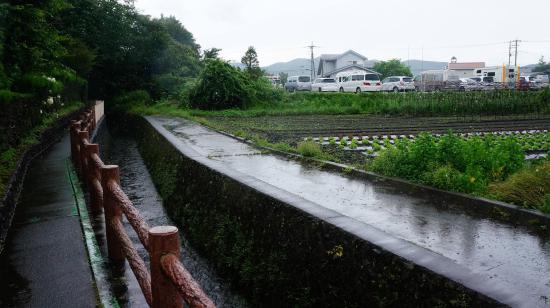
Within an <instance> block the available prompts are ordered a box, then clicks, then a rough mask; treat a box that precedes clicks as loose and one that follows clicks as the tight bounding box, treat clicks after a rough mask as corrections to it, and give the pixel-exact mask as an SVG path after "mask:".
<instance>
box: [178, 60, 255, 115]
mask: <svg viewBox="0 0 550 308" xmlns="http://www.w3.org/2000/svg"><path fill="white" fill-rule="evenodd" d="M197 79H198V82H197V84H196V85H195V87H194V88H193V89H191V93H190V95H189V100H190V103H191V106H192V107H194V108H199V109H208V110H219V109H228V108H235V107H237V108H240V107H243V106H244V105H245V104H246V103H247V102H248V101H249V98H250V95H249V92H248V91H247V86H248V81H247V78H246V77H245V76H244V74H243V73H242V72H241V71H240V70H238V69H236V68H234V67H233V66H231V65H230V64H228V63H227V62H224V61H222V60H220V59H207V60H206V61H205V67H204V69H203V71H202V72H201V73H200V74H199V76H198V78H197Z"/></svg>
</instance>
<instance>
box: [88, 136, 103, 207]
mask: <svg viewBox="0 0 550 308" xmlns="http://www.w3.org/2000/svg"><path fill="white" fill-rule="evenodd" d="M84 151H85V152H86V159H87V162H88V191H89V192H90V207H91V208H92V210H94V211H99V210H100V209H101V207H102V205H103V189H102V187H101V173H100V170H99V167H98V166H96V164H95V162H94V161H93V160H92V155H94V154H96V155H99V145H97V144H95V143H92V144H87V145H86V146H85V147H84ZM97 181H99V184H100V185H99V186H98V185H96V184H95V183H96V182H97Z"/></svg>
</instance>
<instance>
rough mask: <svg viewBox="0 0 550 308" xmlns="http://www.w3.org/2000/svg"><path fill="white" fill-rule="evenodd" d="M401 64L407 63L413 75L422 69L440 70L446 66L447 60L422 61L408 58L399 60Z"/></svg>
mask: <svg viewBox="0 0 550 308" xmlns="http://www.w3.org/2000/svg"><path fill="white" fill-rule="evenodd" d="M401 62H402V63H403V64H405V65H408V66H409V67H410V68H411V72H412V73H413V76H414V75H418V74H420V72H422V71H428V70H442V69H445V67H446V66H447V64H448V63H447V62H438V61H426V60H424V61H422V60H409V61H401Z"/></svg>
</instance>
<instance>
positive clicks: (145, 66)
mask: <svg viewBox="0 0 550 308" xmlns="http://www.w3.org/2000/svg"><path fill="white" fill-rule="evenodd" d="M0 41H1V44H0V130H1V134H0V159H1V160H2V164H4V162H5V161H7V160H12V159H13V156H14V149H18V147H20V145H21V142H22V140H23V139H24V138H25V136H26V135H27V134H28V133H29V132H30V131H32V130H33V128H36V127H37V126H40V125H42V124H43V122H44V119H47V118H51V117H55V116H59V115H60V114H62V113H63V111H64V110H65V109H64V108H67V107H68V106H70V105H71V104H75V102H78V101H80V102H82V101H86V100H88V99H105V100H111V99H113V98H115V97H117V96H120V95H121V94H123V93H125V92H128V91H133V90H135V89H143V90H144V91H145V92H146V93H147V95H148V96H150V97H152V98H153V99H160V98H163V97H170V96H177V95H178V92H179V91H180V89H181V85H182V84H184V83H185V81H186V79H187V78H189V77H193V76H196V75H197V74H198V72H199V70H200V66H201V61H200V54H201V51H200V46H199V45H198V44H197V43H196V42H195V40H194V38H193V35H192V34H191V33H190V32H189V31H187V30H186V29H185V27H184V26H183V25H182V24H181V23H180V22H179V21H178V20H177V19H175V18H174V17H161V18H151V17H149V16H145V15H142V14H139V13H138V11H137V10H136V9H135V7H134V6H133V5H132V1H124V2H122V1H116V0H43V1H29V0H27V1H17V0H12V1H2V3H0Z"/></svg>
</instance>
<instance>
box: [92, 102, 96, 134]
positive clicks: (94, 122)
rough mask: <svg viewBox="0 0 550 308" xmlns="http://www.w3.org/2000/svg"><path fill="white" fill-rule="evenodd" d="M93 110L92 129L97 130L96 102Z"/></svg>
mask: <svg viewBox="0 0 550 308" xmlns="http://www.w3.org/2000/svg"><path fill="white" fill-rule="evenodd" d="M91 111H92V131H93V130H95V127H96V126H95V125H96V118H95V103H94V105H93V106H92V108H91Z"/></svg>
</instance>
